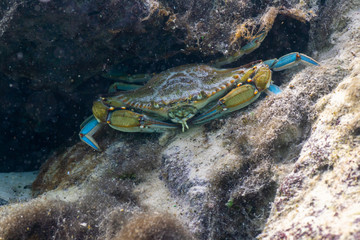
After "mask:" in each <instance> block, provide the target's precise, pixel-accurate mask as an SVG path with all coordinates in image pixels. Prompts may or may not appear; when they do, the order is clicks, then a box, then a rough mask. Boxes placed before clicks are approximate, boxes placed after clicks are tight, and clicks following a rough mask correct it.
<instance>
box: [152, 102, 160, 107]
mask: <svg viewBox="0 0 360 240" xmlns="http://www.w3.org/2000/svg"><path fill="white" fill-rule="evenodd" d="M152 105H153V107H154V108H159V107H160V106H159V104H158V103H157V102H152Z"/></svg>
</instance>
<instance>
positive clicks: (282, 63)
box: [264, 52, 320, 71]
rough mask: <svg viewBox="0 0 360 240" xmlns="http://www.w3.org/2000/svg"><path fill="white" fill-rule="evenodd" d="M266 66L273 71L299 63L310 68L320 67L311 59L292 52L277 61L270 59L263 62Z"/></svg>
mask: <svg viewBox="0 0 360 240" xmlns="http://www.w3.org/2000/svg"><path fill="white" fill-rule="evenodd" d="M264 63H265V64H266V65H268V66H269V68H270V69H272V70H274V71H282V70H285V69H288V68H291V67H294V66H296V65H298V64H299V63H303V64H306V65H310V66H314V65H315V66H318V65H320V64H319V63H318V62H317V61H315V60H314V59H312V58H311V57H309V56H306V55H305V54H302V53H298V52H293V53H289V54H286V55H284V56H282V57H281V58H279V59H277V58H274V59H270V60H266V61H264Z"/></svg>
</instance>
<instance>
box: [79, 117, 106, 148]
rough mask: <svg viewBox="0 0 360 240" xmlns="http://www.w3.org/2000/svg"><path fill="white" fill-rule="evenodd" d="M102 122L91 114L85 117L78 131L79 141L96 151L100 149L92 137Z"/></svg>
mask: <svg viewBox="0 0 360 240" xmlns="http://www.w3.org/2000/svg"><path fill="white" fill-rule="evenodd" d="M101 126H102V124H99V122H98V121H97V120H96V118H95V117H94V116H93V115H91V116H90V117H89V118H87V119H86V120H85V121H84V122H83V123H82V124H81V126H80V128H81V130H80V133H79V137H80V139H81V141H83V142H84V143H86V144H87V145H89V146H90V147H92V148H93V149H95V150H96V151H101V150H100V147H99V145H98V144H97V143H96V141H95V139H94V138H93V137H92V135H94V133H96V132H97V131H98V130H99V128H100V127H101Z"/></svg>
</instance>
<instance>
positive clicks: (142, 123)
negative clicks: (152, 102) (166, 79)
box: [106, 110, 178, 132]
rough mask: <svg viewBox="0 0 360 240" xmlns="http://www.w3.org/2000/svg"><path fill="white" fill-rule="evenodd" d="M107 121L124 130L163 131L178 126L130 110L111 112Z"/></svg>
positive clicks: (110, 124) (115, 127) (113, 126)
mask: <svg viewBox="0 0 360 240" xmlns="http://www.w3.org/2000/svg"><path fill="white" fill-rule="evenodd" d="M106 122H107V123H108V124H109V126H110V127H112V128H114V129H116V130H119V131H122V132H161V131H164V130H166V129H173V128H178V125H177V124H173V123H167V122H162V121H158V120H155V119H152V118H150V117H148V116H146V115H144V114H139V113H136V112H133V111H128V110H115V111H111V112H109V114H108V116H107V120H106Z"/></svg>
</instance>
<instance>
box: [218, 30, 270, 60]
mask: <svg viewBox="0 0 360 240" xmlns="http://www.w3.org/2000/svg"><path fill="white" fill-rule="evenodd" d="M267 33H268V32H267V31H266V30H262V31H261V32H260V33H258V34H257V35H256V36H255V37H254V38H253V39H252V40H251V41H250V42H249V43H247V44H246V45H245V46H243V47H242V48H241V49H240V51H239V52H237V53H235V54H234V55H232V56H226V57H223V58H220V59H218V60H216V61H214V62H213V63H211V65H212V66H214V67H221V66H223V65H226V64H230V63H232V62H235V61H236V60H238V59H239V58H241V57H242V56H243V55H245V54H249V53H251V52H252V51H254V50H255V49H257V48H258V47H259V46H260V44H261V43H262V41H264V39H265V37H266V35H267Z"/></svg>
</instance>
